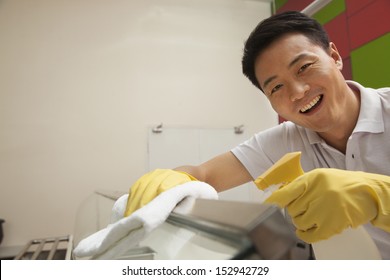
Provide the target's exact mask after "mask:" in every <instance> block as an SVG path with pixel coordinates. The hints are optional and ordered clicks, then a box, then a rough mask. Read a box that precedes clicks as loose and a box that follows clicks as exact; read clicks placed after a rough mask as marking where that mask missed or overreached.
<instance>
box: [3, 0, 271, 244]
mask: <svg viewBox="0 0 390 280" xmlns="http://www.w3.org/2000/svg"><path fill="white" fill-rule="evenodd" d="M269 15H270V7H269V4H267V3H266V2H263V1H255V0H252V1H250V0H149V1H143V0H116V1H105V0H34V1H30V0H0V188H1V189H0V218H3V219H5V220H6V223H5V224H4V230H5V237H4V240H3V244H2V245H1V246H12V245H22V244H25V243H26V242H27V241H28V240H30V239H32V238H40V237H50V236H60V235H64V234H68V233H71V232H72V231H73V226H74V220H75V215H76V211H77V207H78V206H79V205H80V203H81V202H82V201H83V200H85V199H86V198H87V197H88V195H90V194H91V193H92V192H93V191H94V190H95V189H112V190H125V191H127V189H128V188H129V186H130V185H131V183H132V182H134V181H135V180H136V179H137V178H138V177H139V176H141V175H142V174H143V173H144V172H145V171H146V168H147V162H146V161H147V135H148V133H147V131H148V129H149V128H150V127H151V126H154V125H157V124H159V123H161V122H163V123H164V124H165V125H167V126H171V127H203V128H219V127H232V126H235V125H239V124H244V125H245V128H246V129H247V130H248V131H249V133H250V134H253V133H255V132H256V131H258V130H261V129H264V128H267V127H270V126H272V125H274V124H276V123H277V116H276V114H275V113H273V112H272V109H271V107H270V106H269V105H268V102H267V101H266V98H265V97H263V96H262V94H261V93H260V92H259V91H257V90H256V89H255V88H254V87H253V86H252V85H251V84H250V82H249V81H247V80H246V78H245V77H244V76H243V75H242V74H241V65H240V63H241V55H242V48H243V42H244V40H245V39H246V37H247V36H248V34H249V33H250V31H251V30H252V29H253V27H254V26H255V25H256V24H257V23H258V21H259V20H261V19H263V18H265V17H267V16H269Z"/></svg>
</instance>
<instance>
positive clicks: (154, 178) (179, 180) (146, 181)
mask: <svg viewBox="0 0 390 280" xmlns="http://www.w3.org/2000/svg"><path fill="white" fill-rule="evenodd" d="M190 181H197V180H196V179H195V178H194V177H193V176H191V175H190V174H187V173H185V172H182V171H175V170H172V169H156V170H154V171H151V172H149V173H146V174H145V175H143V176H142V177H141V178H139V179H138V180H137V181H136V182H135V183H134V185H133V186H131V188H130V191H129V192H130V194H129V198H128V199H127V205H126V210H125V214H124V216H125V217H127V216H129V215H131V214H132V213H133V212H134V211H136V210H138V209H139V208H141V207H143V206H145V205H146V204H147V203H149V202H150V201H151V200H152V199H153V198H155V197H156V196H158V195H159V194H160V193H162V192H164V191H166V190H168V189H170V188H172V187H175V186H177V185H181V184H184V183H187V182H190Z"/></svg>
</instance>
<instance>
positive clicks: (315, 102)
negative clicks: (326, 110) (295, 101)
mask: <svg viewBox="0 0 390 280" xmlns="http://www.w3.org/2000/svg"><path fill="white" fill-rule="evenodd" d="M322 97H323V95H318V96H317V97H315V98H314V99H313V100H312V101H311V102H310V103H308V104H306V105H305V106H303V107H302V108H301V110H299V111H300V112H301V113H308V112H309V111H310V110H311V109H313V108H315V107H316V106H317V105H318V104H320V103H321V100H322Z"/></svg>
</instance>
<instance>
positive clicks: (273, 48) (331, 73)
mask: <svg viewBox="0 0 390 280" xmlns="http://www.w3.org/2000/svg"><path fill="white" fill-rule="evenodd" d="M341 68H342V62H341V58H340V55H339V53H338V51H337V49H336V47H335V46H334V44H333V43H331V44H330V46H329V50H324V49H323V48H321V47H320V46H319V45H316V44H314V43H313V42H311V41H310V40H309V39H308V38H307V37H306V36H304V35H302V34H298V33H293V34H286V35H284V36H282V37H281V38H279V39H278V40H276V41H275V42H273V43H272V44H271V45H270V46H269V47H268V48H267V49H265V50H264V51H263V52H262V53H261V54H260V55H259V57H258V58H257V59H256V62H255V73H256V78H257V80H258V82H259V83H260V86H261V87H262V89H263V91H264V93H265V95H266V96H267V98H268V99H269V101H270V102H271V105H272V107H273V108H274V110H275V111H276V112H277V113H278V114H279V115H280V116H282V117H283V118H285V119H287V120H290V121H292V122H294V123H296V124H298V125H301V126H303V127H306V128H309V129H312V130H314V131H317V132H326V131H328V130H330V129H332V127H333V126H334V125H335V124H337V122H338V121H339V119H340V118H341V117H342V116H343V115H344V116H345V114H346V113H347V112H345V108H346V107H345V105H346V106H348V104H345V103H346V99H345V97H344V96H345V94H344V92H343V91H345V88H346V84H345V80H344V78H343V76H342V74H341V72H340V70H341Z"/></svg>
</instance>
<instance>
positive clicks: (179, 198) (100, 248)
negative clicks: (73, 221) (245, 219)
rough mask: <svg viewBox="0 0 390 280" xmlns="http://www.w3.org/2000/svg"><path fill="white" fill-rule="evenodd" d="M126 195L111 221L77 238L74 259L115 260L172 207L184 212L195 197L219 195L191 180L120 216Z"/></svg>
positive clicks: (115, 208) (119, 202)
mask: <svg viewBox="0 0 390 280" xmlns="http://www.w3.org/2000/svg"><path fill="white" fill-rule="evenodd" d="M127 198H128V195H127V194H126V195H123V196H122V197H120V198H119V199H118V200H117V201H116V202H115V204H114V207H113V209H112V215H111V223H110V224H109V225H108V226H107V227H106V228H104V229H102V230H100V231H98V232H95V233H94V234H92V235H90V236H88V237H87V238H85V239H83V240H81V241H80V243H79V244H78V245H77V247H76V248H75V249H74V250H73V254H74V256H75V257H77V258H85V257H91V258H93V259H106V260H107V259H115V258H118V257H120V256H122V255H123V254H124V253H125V252H126V251H128V250H129V249H131V248H134V247H136V246H137V245H138V244H139V242H140V241H142V240H143V239H144V238H145V237H146V236H147V235H148V234H149V233H150V232H151V231H153V230H154V229H155V228H157V227H158V226H159V225H161V224H162V223H163V222H164V221H165V220H166V219H167V218H168V216H169V214H170V213H171V212H172V210H173V209H175V207H176V205H178V204H179V203H180V205H179V206H178V207H176V209H175V211H178V212H181V213H183V212H185V211H187V210H188V208H189V205H191V204H192V202H193V200H194V199H196V198H207V199H218V194H217V192H216V191H215V189H214V188H213V187H211V186H210V185H208V184H206V183H203V182H199V181H191V182H188V183H185V184H182V185H178V186H176V187H174V188H171V189H169V190H167V191H165V192H163V193H161V194H160V195H159V196H157V197H156V198H155V199H153V200H152V201H151V202H149V203H148V204H146V205H145V206H144V207H142V208H140V209H138V210H137V211H135V212H133V213H132V214H131V215H130V216H128V217H123V214H124V212H125V209H126V203H127Z"/></svg>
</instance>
